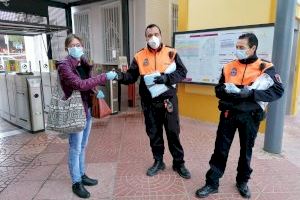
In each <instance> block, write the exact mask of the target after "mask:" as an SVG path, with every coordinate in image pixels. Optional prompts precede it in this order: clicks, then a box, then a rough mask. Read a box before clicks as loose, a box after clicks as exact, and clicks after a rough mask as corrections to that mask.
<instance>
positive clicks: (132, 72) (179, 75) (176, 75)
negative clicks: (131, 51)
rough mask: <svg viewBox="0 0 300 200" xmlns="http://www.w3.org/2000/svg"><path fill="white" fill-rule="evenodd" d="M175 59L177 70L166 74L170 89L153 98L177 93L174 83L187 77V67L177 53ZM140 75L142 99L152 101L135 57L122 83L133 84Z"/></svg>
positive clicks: (165, 97) (163, 97) (159, 98)
mask: <svg viewBox="0 0 300 200" xmlns="http://www.w3.org/2000/svg"><path fill="white" fill-rule="evenodd" d="M148 48H150V47H148ZM158 51H159V49H158ZM174 61H175V63H176V70H175V71H174V72H172V73H170V74H165V75H166V76H167V83H166V85H167V86H168V87H169V90H168V91H166V92H164V93H163V94H161V95H159V96H158V97H155V98H154V99H153V100H163V99H167V98H170V97H173V96H174V95H176V88H174V87H172V85H173V84H176V83H179V82H181V81H182V80H183V79H184V78H185V77H186V74H187V69H186V67H185V66H184V64H183V63H182V61H181V59H180V57H179V55H178V54H177V53H176V55H175V58H174ZM139 77H141V79H140V85H139V93H140V96H141V101H143V102H150V101H151V100H152V97H151V94H150V92H149V90H148V88H147V86H146V84H145V81H144V77H143V76H141V75H140V72H139V66H138V64H137V62H136V60H135V59H133V61H132V62H131V64H130V67H129V69H128V70H127V72H126V73H124V75H123V79H122V80H121V81H120V83H122V84H126V85H127V84H132V83H135V82H136V81H137V80H138V78H139Z"/></svg>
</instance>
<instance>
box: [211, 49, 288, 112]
mask: <svg viewBox="0 0 300 200" xmlns="http://www.w3.org/2000/svg"><path fill="white" fill-rule="evenodd" d="M256 60H257V57H256V55H255V56H253V57H251V58H248V59H246V60H242V61H239V62H241V63H242V64H247V63H252V62H255V61H256ZM264 73H266V74H268V75H269V76H270V77H271V78H272V79H273V81H274V84H273V85H272V86H271V87H269V88H268V89H266V90H253V93H252V94H251V95H250V96H249V97H248V98H241V97H240V96H237V95H232V94H228V93H226V92H225V90H224V88H225V85H224V83H225V77H224V74H223V71H222V74H221V78H220V80H219V83H218V85H216V87H215V93H216V97H217V98H219V99H220V100H219V110H221V111H225V110H232V111H238V112H251V111H262V108H261V107H260V106H259V104H258V103H257V101H263V102H272V101H275V100H277V99H279V98H280V97H281V96H282V95H283V92H284V89H283V85H282V82H281V80H280V76H279V75H278V74H277V73H276V71H275V68H274V66H273V67H270V68H268V69H266V70H265V71H264ZM237 87H239V88H242V87H244V86H240V85H237Z"/></svg>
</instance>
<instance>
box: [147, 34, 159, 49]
mask: <svg viewBox="0 0 300 200" xmlns="http://www.w3.org/2000/svg"><path fill="white" fill-rule="evenodd" d="M148 45H149V46H150V47H151V48H152V49H157V48H158V47H159V45H160V40H159V38H158V37H156V36H152V38H150V39H149V40H148Z"/></svg>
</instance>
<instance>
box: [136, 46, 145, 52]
mask: <svg viewBox="0 0 300 200" xmlns="http://www.w3.org/2000/svg"><path fill="white" fill-rule="evenodd" d="M144 49H145V47H144V48H141V49H140V50H138V51H137V53H138V52H140V51H143V50H144Z"/></svg>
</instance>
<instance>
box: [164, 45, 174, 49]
mask: <svg viewBox="0 0 300 200" xmlns="http://www.w3.org/2000/svg"><path fill="white" fill-rule="evenodd" d="M166 47H168V48H171V49H174V47H171V46H168V45H166Z"/></svg>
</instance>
